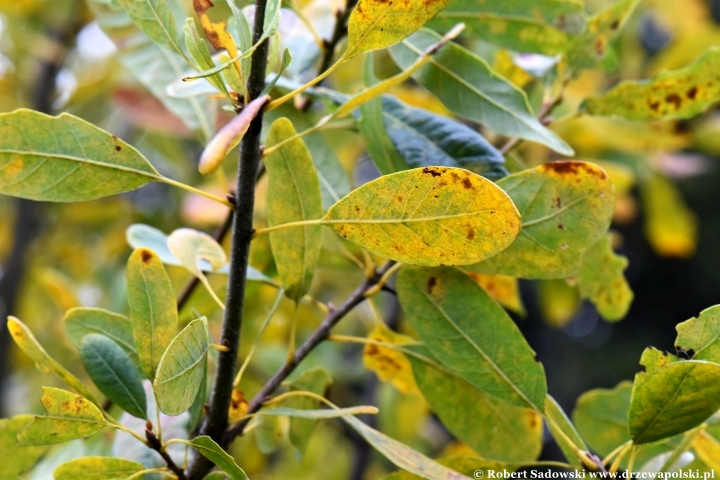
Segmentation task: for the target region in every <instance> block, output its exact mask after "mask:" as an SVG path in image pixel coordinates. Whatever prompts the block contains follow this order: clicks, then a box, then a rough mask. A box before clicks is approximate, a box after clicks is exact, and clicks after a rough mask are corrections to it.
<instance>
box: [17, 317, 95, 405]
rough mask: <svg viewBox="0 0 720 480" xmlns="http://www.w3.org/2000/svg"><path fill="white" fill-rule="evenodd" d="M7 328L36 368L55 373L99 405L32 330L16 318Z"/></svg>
mask: <svg viewBox="0 0 720 480" xmlns="http://www.w3.org/2000/svg"><path fill="white" fill-rule="evenodd" d="M7 327H8V330H9V331H10V335H11V336H12V338H13V340H14V341H15V343H16V344H17V346H18V347H20V349H21V350H22V351H23V352H25V354H26V355H27V356H28V357H30V358H31V359H32V361H33V362H35V366H36V367H37V368H38V369H40V370H41V371H43V372H45V373H50V372H52V373H54V374H55V375H57V376H58V377H59V378H60V380H62V381H63V382H65V384H66V385H67V386H69V387H70V388H72V389H74V390H75V391H76V392H78V393H79V394H80V395H82V396H83V397H85V398H87V399H88V400H90V401H91V402H93V403H97V401H96V400H95V398H94V397H93V396H92V394H91V393H90V392H89V391H88V389H87V387H85V385H83V383H82V382H81V381H80V379H78V378H77V377H76V376H75V375H73V374H72V373H70V372H68V371H67V370H66V369H65V367H63V366H62V365H60V364H59V363H58V362H56V361H55V359H54V358H52V357H51V356H50V355H48V353H47V352H46V351H45V349H44V348H43V347H42V345H40V344H39V343H38V341H37V340H36V339H35V336H34V335H33V334H32V332H31V331H30V329H29V328H28V327H27V326H26V325H25V324H24V323H22V322H21V321H20V320H18V319H17V318H15V317H8V321H7Z"/></svg>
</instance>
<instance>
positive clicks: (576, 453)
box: [544, 415, 597, 466]
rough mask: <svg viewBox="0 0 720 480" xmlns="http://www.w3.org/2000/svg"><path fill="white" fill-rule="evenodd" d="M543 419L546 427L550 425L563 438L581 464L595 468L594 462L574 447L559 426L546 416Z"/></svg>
mask: <svg viewBox="0 0 720 480" xmlns="http://www.w3.org/2000/svg"><path fill="white" fill-rule="evenodd" d="M544 417H545V421H546V422H547V423H548V425H550V424H552V425H553V427H554V430H555V432H556V433H559V434H560V436H562V437H563V440H565V442H566V443H567V444H568V445H570V448H571V449H572V451H573V453H574V454H575V455H577V457H578V458H579V459H580V461H582V462H583V463H585V464H586V465H595V466H597V465H596V464H595V462H594V461H593V460H592V459H591V458H590V457H588V454H587V453H586V452H584V451H583V450H580V449H579V448H578V447H577V445H575V443H574V442H573V441H572V440H571V439H570V437H568V436H567V434H566V433H565V432H564V431H563V429H562V428H560V426H559V425H558V424H557V423H556V422H555V421H554V420H553V419H552V418H550V417H549V416H547V415H544Z"/></svg>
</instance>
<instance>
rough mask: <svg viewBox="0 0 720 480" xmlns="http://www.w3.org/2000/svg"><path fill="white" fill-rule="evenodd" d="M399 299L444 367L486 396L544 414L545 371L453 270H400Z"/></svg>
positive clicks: (503, 318)
mask: <svg viewBox="0 0 720 480" xmlns="http://www.w3.org/2000/svg"><path fill="white" fill-rule="evenodd" d="M397 291H398V299H399V300H400V304H401V305H402V307H403V311H404V312H405V315H406V316H407V319H408V321H409V322H410V324H411V325H412V326H413V328H414V329H415V331H416V332H417V334H418V336H419V337H420V338H421V339H422V341H423V342H424V343H425V344H426V345H427V347H428V349H429V350H430V352H431V353H432V354H433V356H434V357H435V358H437V359H438V361H439V362H440V363H441V364H442V365H444V366H445V367H447V368H449V369H450V370H452V371H453V372H454V373H456V374H457V375H458V376H459V377H461V378H462V379H464V380H466V381H467V382H469V383H470V384H471V385H473V386H474V387H475V388H478V389H479V390H481V391H483V392H485V393H486V394H488V395H490V396H492V397H495V398H498V399H500V400H503V401H505V402H508V403H510V404H513V405H518V406H521V407H527V408H533V409H536V410H538V411H540V412H542V411H543V409H544V404H545V395H546V394H547V386H546V384H545V371H544V369H543V367H542V365H541V364H540V363H538V362H537V361H536V360H535V352H533V350H532V349H531V348H530V346H529V345H528V344H527V342H526V341H525V339H524V338H523V336H522V334H521V333H520V330H519V329H518V328H517V326H516V325H515V323H514V322H513V321H512V319H511V318H510V317H509V316H508V314H507V313H505V310H503V308H502V307H501V306H500V305H498V304H497V303H496V302H495V300H493V299H492V297H490V295H488V294H487V293H486V292H485V291H484V290H483V289H482V288H481V287H480V286H479V285H478V284H477V283H475V282H474V281H473V280H472V279H470V277H468V276H467V275H465V274H464V273H462V272H460V271H458V270H456V269H452V268H418V267H404V268H403V269H402V270H401V271H400V274H399V275H398V279H397Z"/></svg>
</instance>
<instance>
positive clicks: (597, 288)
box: [578, 236, 634, 321]
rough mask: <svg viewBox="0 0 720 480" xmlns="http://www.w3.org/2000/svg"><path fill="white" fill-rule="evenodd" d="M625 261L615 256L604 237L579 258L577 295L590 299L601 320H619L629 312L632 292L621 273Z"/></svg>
mask: <svg viewBox="0 0 720 480" xmlns="http://www.w3.org/2000/svg"><path fill="white" fill-rule="evenodd" d="M627 265H628V260H627V258H625V257H621V256H618V255H616V254H615V252H614V251H613V248H612V244H611V242H610V237H609V236H607V237H605V238H602V239H601V240H600V241H598V242H597V243H596V244H595V245H593V246H592V247H590V248H589V249H588V250H587V251H586V252H585V255H583V259H582V266H581V267H580V275H579V276H578V287H579V290H580V295H581V296H582V297H584V298H588V299H590V301H592V302H593V303H594V304H595V307H597V309H598V312H600V315H602V316H603V318H604V319H605V320H610V321H614V320H620V319H622V318H623V317H624V316H625V315H626V314H627V311H628V309H629V308H630V304H631V303H632V300H633V297H634V295H633V292H632V290H631V289H630V285H628V282H627V280H626V279H625V276H624V275H623V270H625V269H626V268H627Z"/></svg>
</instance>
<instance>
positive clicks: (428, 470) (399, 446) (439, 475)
mask: <svg viewBox="0 0 720 480" xmlns="http://www.w3.org/2000/svg"><path fill="white" fill-rule="evenodd" d="M343 420H345V421H346V422H347V423H348V424H350V426H351V427H352V428H353V429H354V430H355V431H356V432H357V433H358V434H359V435H360V436H361V437H363V438H364V439H365V440H366V441H367V442H368V443H369V444H370V445H372V446H373V448H374V449H375V450H377V451H378V452H380V453H382V454H383V455H384V456H385V458H387V459H388V460H390V461H391V462H392V463H394V464H395V465H397V466H398V467H400V468H402V469H403V470H407V471H408V472H410V473H415V474H417V475H420V476H421V477H422V478H427V479H430V480H468V477H466V476H465V475H461V474H459V473H457V472H455V471H453V470H450V469H449V468H447V467H444V466H442V465H441V464H439V463H437V462H436V461H434V460H431V459H429V458H428V457H426V456H425V455H423V454H422V453H420V452H418V451H416V450H413V449H412V448H410V447H408V446H407V445H405V444H404V443H400V442H398V441H397V440H393V439H392V438H390V437H388V436H386V435H384V434H383V433H380V432H378V431H377V430H375V429H374V428H371V427H368V426H367V425H365V424H364V423H363V422H361V421H360V420H358V419H357V418H355V417H343Z"/></svg>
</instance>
